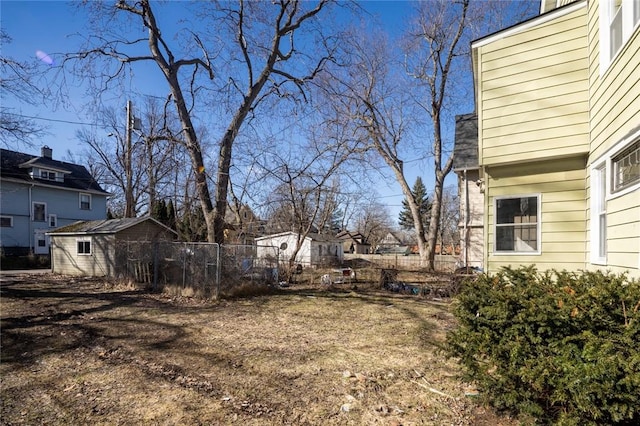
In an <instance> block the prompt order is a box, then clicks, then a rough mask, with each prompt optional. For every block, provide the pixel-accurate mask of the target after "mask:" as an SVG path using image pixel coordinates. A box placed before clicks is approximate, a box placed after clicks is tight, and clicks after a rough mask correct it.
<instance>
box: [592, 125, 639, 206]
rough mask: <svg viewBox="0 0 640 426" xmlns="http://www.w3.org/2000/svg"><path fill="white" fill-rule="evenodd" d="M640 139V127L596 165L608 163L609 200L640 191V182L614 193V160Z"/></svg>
mask: <svg viewBox="0 0 640 426" xmlns="http://www.w3.org/2000/svg"><path fill="white" fill-rule="evenodd" d="M638 139H640V127H639V128H637V129H636V130H634V131H633V132H632V133H630V134H629V135H627V136H625V137H624V138H622V139H621V140H619V141H618V142H616V144H615V145H614V146H612V147H611V148H610V149H609V150H608V151H607V152H605V153H604V154H603V155H601V156H600V157H599V158H598V160H597V161H595V162H594V164H598V166H600V165H602V163H603V162H606V167H607V200H613V199H615V198H618V197H622V196H623V195H626V194H629V193H630V192H633V191H637V190H638V189H640V182H636V183H634V184H633V185H630V186H628V187H626V188H623V189H621V190H619V191H616V192H613V184H614V182H613V161H612V158H613V157H615V156H616V155H618V154H619V153H620V152H622V151H624V150H625V149H627V148H628V147H629V146H631V144H632V143H634V142H635V141H636V140H638ZM591 168H592V169H594V168H597V167H596V166H592V167H591Z"/></svg>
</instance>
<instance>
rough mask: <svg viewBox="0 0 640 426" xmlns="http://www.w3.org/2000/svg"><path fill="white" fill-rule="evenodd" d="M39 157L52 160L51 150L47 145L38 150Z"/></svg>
mask: <svg viewBox="0 0 640 426" xmlns="http://www.w3.org/2000/svg"><path fill="white" fill-rule="evenodd" d="M40 156H41V157H44V158H52V156H53V150H52V149H51V148H49V147H48V146H47V145H45V146H43V147H42V149H41V150H40Z"/></svg>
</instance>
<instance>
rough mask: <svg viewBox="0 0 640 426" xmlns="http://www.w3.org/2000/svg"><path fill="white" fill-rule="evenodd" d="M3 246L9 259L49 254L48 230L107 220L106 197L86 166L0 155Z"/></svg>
mask: <svg viewBox="0 0 640 426" xmlns="http://www.w3.org/2000/svg"><path fill="white" fill-rule="evenodd" d="M0 161H1V164H2V167H1V168H0V246H1V247H2V252H3V253H4V254H7V255H25V254H28V253H35V254H49V239H48V237H47V236H46V233H47V232H48V231H51V230H53V229H55V228H57V227H60V226H65V225H69V224H71V223H73V222H76V221H78V220H98V219H105V218H106V217H107V196H108V195H109V193H108V192H106V191H104V190H103V189H102V188H101V187H100V185H98V183H97V182H96V180H95V179H94V178H93V177H92V176H91V174H90V173H89V172H88V171H87V169H86V168H85V167H84V166H80V165H78V164H72V163H67V162H64V161H58V160H54V159H53V158H52V150H51V148H49V147H47V146H45V147H43V148H42V151H41V154H40V156H39V157H38V156H35V155H30V154H24V153H21V152H15V151H10V150H7V149H2V150H1V152H0Z"/></svg>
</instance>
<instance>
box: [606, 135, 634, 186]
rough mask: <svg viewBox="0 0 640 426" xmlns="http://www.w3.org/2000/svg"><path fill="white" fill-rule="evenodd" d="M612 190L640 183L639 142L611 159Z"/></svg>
mask: <svg viewBox="0 0 640 426" xmlns="http://www.w3.org/2000/svg"><path fill="white" fill-rule="evenodd" d="M612 161H613V173H614V181H613V190H614V191H617V190H619V189H623V188H626V187H628V186H630V185H633V184H635V183H636V182H639V181H640V141H636V142H635V143H633V144H631V146H630V147H629V148H627V149H625V150H624V151H622V152H621V153H620V154H618V155H616V156H615V157H614V158H613V159H612Z"/></svg>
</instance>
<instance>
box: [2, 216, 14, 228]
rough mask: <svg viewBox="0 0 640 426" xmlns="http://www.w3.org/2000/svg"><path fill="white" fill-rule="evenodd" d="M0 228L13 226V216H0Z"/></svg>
mask: <svg viewBox="0 0 640 426" xmlns="http://www.w3.org/2000/svg"><path fill="white" fill-rule="evenodd" d="M0 227H1V228H13V216H0Z"/></svg>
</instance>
